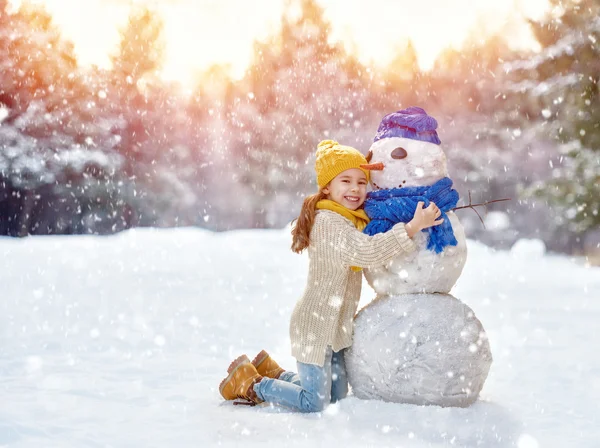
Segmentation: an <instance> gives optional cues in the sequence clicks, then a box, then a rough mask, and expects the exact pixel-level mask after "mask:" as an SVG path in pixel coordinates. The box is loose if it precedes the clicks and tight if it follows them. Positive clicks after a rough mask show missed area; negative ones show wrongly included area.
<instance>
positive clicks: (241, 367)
mask: <svg viewBox="0 0 600 448" xmlns="http://www.w3.org/2000/svg"><path fill="white" fill-rule="evenodd" d="M227 373H228V374H229V375H227V378H225V379H224V380H223V381H221V384H220V385H219V392H221V395H222V396H223V398H225V400H235V399H236V398H243V399H244V400H248V401H249V402H250V404H252V405H255V404H258V403H262V400H261V399H260V398H258V396H257V395H256V392H254V388H253V386H254V384H256V383H258V382H259V381H260V380H262V376H260V375H259V374H258V372H257V371H256V368H255V367H254V365H252V363H251V362H250V360H249V359H248V357H247V356H246V355H242V356H240V357H238V358H237V359H236V360H235V361H233V362H232V363H231V365H230V366H229V368H228V369H227Z"/></svg>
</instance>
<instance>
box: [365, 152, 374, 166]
mask: <svg viewBox="0 0 600 448" xmlns="http://www.w3.org/2000/svg"><path fill="white" fill-rule="evenodd" d="M372 158H373V151H371V150H370V149H369V152H368V153H367V157H366V159H367V163H371V159H372Z"/></svg>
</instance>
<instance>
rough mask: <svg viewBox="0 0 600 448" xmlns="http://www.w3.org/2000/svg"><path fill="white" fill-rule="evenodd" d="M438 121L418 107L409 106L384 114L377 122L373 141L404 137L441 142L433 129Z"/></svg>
mask: <svg viewBox="0 0 600 448" xmlns="http://www.w3.org/2000/svg"><path fill="white" fill-rule="evenodd" d="M437 126H438V123H437V121H436V120H435V118H433V117H431V116H429V115H427V112H425V110H423V109H421V108H420V107H409V108H408V109H403V110H399V111H398V112H393V113H391V114H388V115H386V116H385V117H383V119H382V120H381V123H380V124H379V129H377V134H376V135H375V139H374V140H373V142H376V141H377V140H381V139H382V138H390V137H404V138H410V139H412V140H421V141H423V142H429V143H435V144H436V145H439V144H440V143H442V142H441V141H440V138H439V137H438V135H437V132H436V131H435V130H436V129H437Z"/></svg>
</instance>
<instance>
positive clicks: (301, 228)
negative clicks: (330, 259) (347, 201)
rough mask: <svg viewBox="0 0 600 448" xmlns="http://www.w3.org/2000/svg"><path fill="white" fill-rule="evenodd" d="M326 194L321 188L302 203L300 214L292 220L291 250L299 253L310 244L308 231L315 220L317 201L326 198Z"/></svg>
mask: <svg viewBox="0 0 600 448" xmlns="http://www.w3.org/2000/svg"><path fill="white" fill-rule="evenodd" d="M326 198H327V195H326V194H325V193H323V190H319V191H318V192H317V193H315V194H311V195H310V196H308V197H307V198H306V199H304V203H303V204H302V208H301V209H300V215H299V216H298V217H297V218H296V219H295V220H294V221H292V250H293V251H294V252H296V253H297V254H299V253H300V252H302V251H303V250H304V249H306V248H307V247H308V245H309V244H310V231H311V230H312V226H313V224H314V222H315V216H316V214H317V202H319V201H320V200H321V199H326Z"/></svg>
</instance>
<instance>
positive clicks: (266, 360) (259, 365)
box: [252, 350, 285, 379]
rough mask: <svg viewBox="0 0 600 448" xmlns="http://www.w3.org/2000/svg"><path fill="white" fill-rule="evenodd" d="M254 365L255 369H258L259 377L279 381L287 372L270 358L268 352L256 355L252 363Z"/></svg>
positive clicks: (264, 351)
mask: <svg viewBox="0 0 600 448" xmlns="http://www.w3.org/2000/svg"><path fill="white" fill-rule="evenodd" d="M252 364H254V367H256V371H257V372H258V373H259V375H262V376H266V377H269V378H275V379H277V378H279V375H281V374H282V373H283V372H285V370H284V369H282V368H281V367H279V364H277V363H276V362H275V361H274V360H273V358H271V356H269V354H268V353H267V352H266V350H263V351H261V352H260V353H259V354H258V355H256V357H255V358H254V360H253V361H252Z"/></svg>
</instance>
